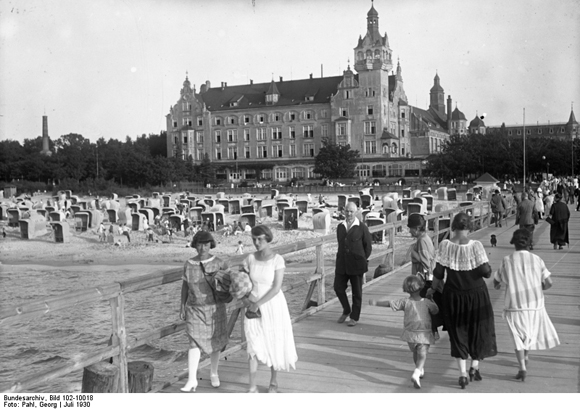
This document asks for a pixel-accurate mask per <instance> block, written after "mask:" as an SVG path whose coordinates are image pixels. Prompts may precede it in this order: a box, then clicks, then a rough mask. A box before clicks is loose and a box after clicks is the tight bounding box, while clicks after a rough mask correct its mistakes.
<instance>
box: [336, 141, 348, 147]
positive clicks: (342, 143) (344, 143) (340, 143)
mask: <svg viewBox="0 0 580 409" xmlns="http://www.w3.org/2000/svg"><path fill="white" fill-rule="evenodd" d="M337 145H338V146H346V142H344V141H343V142H339V143H337Z"/></svg>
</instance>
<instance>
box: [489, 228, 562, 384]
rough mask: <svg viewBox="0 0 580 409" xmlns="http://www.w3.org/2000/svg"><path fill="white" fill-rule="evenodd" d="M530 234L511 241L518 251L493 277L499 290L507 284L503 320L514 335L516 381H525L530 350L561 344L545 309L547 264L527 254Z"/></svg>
mask: <svg viewBox="0 0 580 409" xmlns="http://www.w3.org/2000/svg"><path fill="white" fill-rule="evenodd" d="M530 239H531V234H530V232H529V231H528V230H526V229H518V230H516V231H515V232H514V235H513V237H512V240H511V242H510V243H511V244H513V245H514V246H515V248H516V251H515V252H514V253H513V254H512V255H510V256H506V257H504V259H503V261H502V263H501V266H500V268H499V270H498V271H496V273H495V275H494V286H495V288H496V289H497V290H499V289H500V288H501V283H504V284H506V287H507V288H506V293H505V307H504V313H503V316H504V318H505V320H506V321H507V324H508V327H509V329H510V331H511V333H512V336H513V339H514V344H515V349H516V358H517V360H518V363H519V371H518V374H517V375H516V379H521V380H522V381H524V380H525V379H526V373H527V372H526V371H527V368H526V364H527V362H528V356H529V355H528V352H529V351H530V350H539V349H550V348H554V347H555V346H558V345H559V344H560V340H559V339H558V334H557V333H556V329H555V328H554V326H553V325H552V321H550V317H548V313H547V312H546V307H545V306H544V292H543V291H544V290H547V289H548V288H550V287H551V286H552V280H551V279H550V274H551V273H550V272H549V271H548V269H547V268H546V265H545V264H544V261H543V260H542V259H541V258H540V257H538V256H537V255H535V254H532V253H530V252H529V251H528V246H529V243H530Z"/></svg>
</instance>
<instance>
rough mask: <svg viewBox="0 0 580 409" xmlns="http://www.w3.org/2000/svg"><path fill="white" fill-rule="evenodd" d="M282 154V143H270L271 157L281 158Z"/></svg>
mask: <svg viewBox="0 0 580 409" xmlns="http://www.w3.org/2000/svg"><path fill="white" fill-rule="evenodd" d="M282 155H283V150H282V145H272V157H273V158H281V157H282Z"/></svg>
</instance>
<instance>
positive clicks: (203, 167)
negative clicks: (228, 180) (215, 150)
mask: <svg viewBox="0 0 580 409" xmlns="http://www.w3.org/2000/svg"><path fill="white" fill-rule="evenodd" d="M197 175H198V177H199V180H201V181H203V184H204V185H206V184H207V183H214V181H215V165H214V164H213V163H212V162H211V160H210V159H209V155H208V154H207V153H206V154H205V155H203V159H202V161H201V163H200V164H199V165H198V167H197Z"/></svg>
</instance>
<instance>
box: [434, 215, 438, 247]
mask: <svg viewBox="0 0 580 409" xmlns="http://www.w3.org/2000/svg"><path fill="white" fill-rule="evenodd" d="M433 231H434V232H435V236H434V237H433V239H434V240H433V247H434V248H435V253H437V249H438V248H439V216H437V217H436V218H434V219H433Z"/></svg>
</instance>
